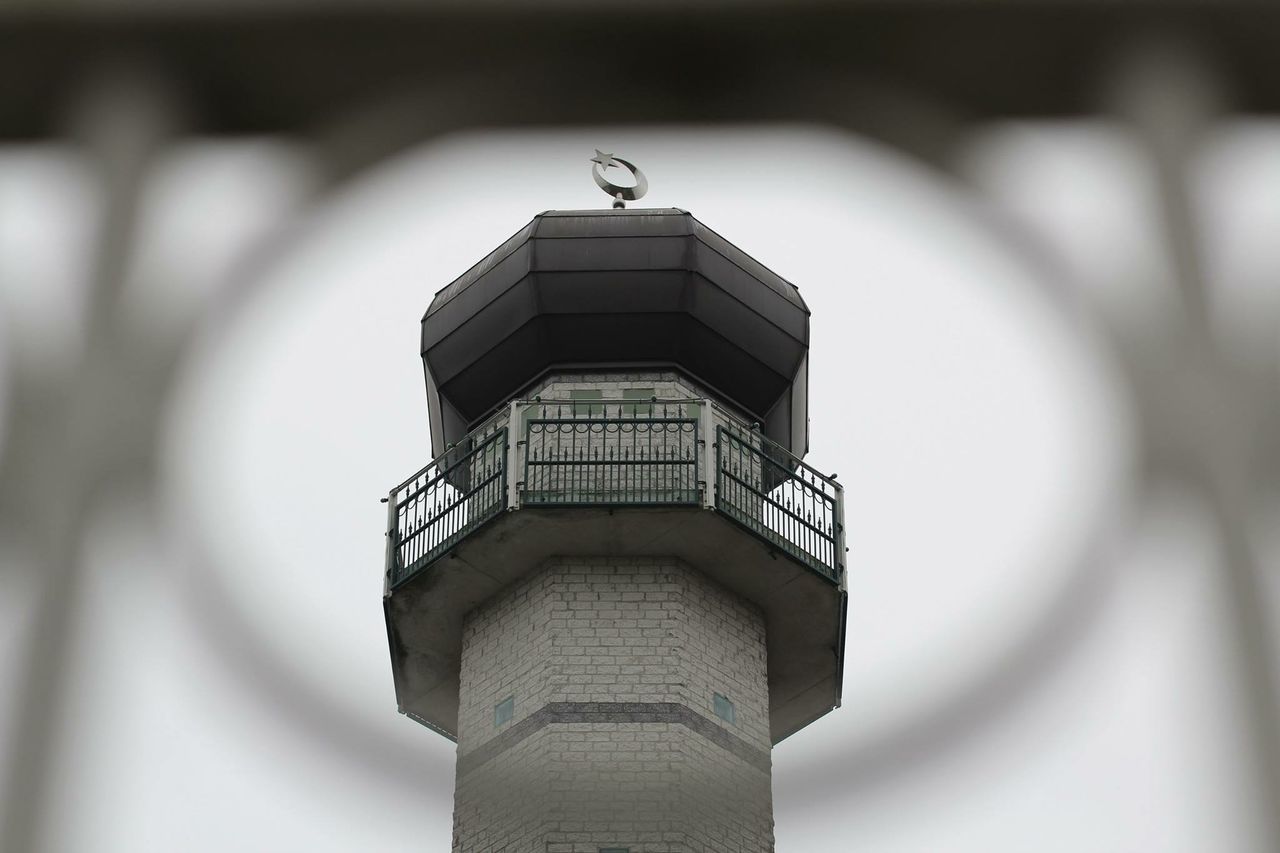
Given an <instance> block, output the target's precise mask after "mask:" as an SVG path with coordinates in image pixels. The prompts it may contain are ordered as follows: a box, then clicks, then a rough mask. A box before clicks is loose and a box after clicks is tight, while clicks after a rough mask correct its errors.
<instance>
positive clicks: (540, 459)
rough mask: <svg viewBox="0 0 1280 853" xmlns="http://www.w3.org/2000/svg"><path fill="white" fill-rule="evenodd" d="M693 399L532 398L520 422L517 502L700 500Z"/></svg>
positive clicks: (570, 503) (649, 503)
mask: <svg viewBox="0 0 1280 853" xmlns="http://www.w3.org/2000/svg"><path fill="white" fill-rule="evenodd" d="M696 413H697V404H696V403H692V402H680V403H656V402H640V403H637V402H636V401H626V402H622V403H615V402H608V403H601V402H590V401H588V402H579V403H537V404H534V406H533V407H531V408H530V410H529V411H528V412H527V414H526V417H525V421H524V440H523V442H522V444H523V447H522V453H523V456H524V482H523V487H522V489H521V492H520V503H521V504H522V505H554V506H586V505H598V504H611V505H628V506H654V505H671V504H693V505H696V504H698V503H699V502H700V501H701V499H702V489H701V483H700V481H699V468H700V466H699V464H698V459H699V456H700V455H701V454H700V453H699V448H700V446H701V445H700V437H699V429H698V417H697V414H696Z"/></svg>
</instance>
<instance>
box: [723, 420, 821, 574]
mask: <svg viewBox="0 0 1280 853" xmlns="http://www.w3.org/2000/svg"><path fill="white" fill-rule="evenodd" d="M716 509H718V510H719V511H721V512H723V513H724V514H725V515H727V516H729V517H730V518H732V519H733V520H734V521H736V522H738V523H739V524H741V525H742V526H743V527H745V528H747V529H748V530H750V531H751V532H752V533H754V534H755V535H757V536H759V537H760V538H761V539H763V540H764V541H765V542H767V543H768V544H770V545H772V546H774V547H776V548H777V549H779V550H781V551H785V552H786V553H788V554H790V555H791V556H793V557H795V558H796V559H798V560H800V561H801V562H802V563H804V564H805V565H807V566H809V567H810V568H813V569H815V570H817V571H818V572H820V573H822V574H823V575H826V576H827V577H828V578H830V579H831V580H833V581H836V582H839V580H840V576H841V571H842V566H843V563H844V535H843V519H842V518H841V506H840V486H839V485H838V484H837V483H836V482H835V480H834V479H833V478H831V477H827V476H825V475H823V474H820V473H818V472H817V471H815V470H814V469H813V468H811V467H809V466H808V465H806V464H804V463H803V462H801V461H800V460H799V459H797V458H796V457H795V456H792V455H791V454H790V453H789V452H788V451H787V450H786V449H785V448H783V447H782V446H781V445H779V444H777V443H775V442H773V441H771V440H769V439H768V438H766V437H765V436H764V435H762V434H761V433H760V432H759V430H757V429H750V430H746V429H741V428H737V427H733V426H724V425H719V426H717V427H716Z"/></svg>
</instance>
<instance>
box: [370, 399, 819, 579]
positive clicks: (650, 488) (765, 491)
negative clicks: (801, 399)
mask: <svg viewBox="0 0 1280 853" xmlns="http://www.w3.org/2000/svg"><path fill="white" fill-rule="evenodd" d="M511 411H512V412H513V414H512V415H511V416H508V414H507V411H506V410H504V411H503V412H502V413H501V414H499V415H495V416H494V418H493V419H491V420H490V421H489V422H487V423H486V424H484V425H482V426H481V427H479V428H477V429H476V430H474V431H473V432H472V433H471V434H470V435H468V436H467V438H465V439H464V440H463V441H462V442H460V443H459V444H458V445H457V446H455V447H452V448H450V449H449V450H448V451H446V452H445V453H444V454H443V455H441V456H440V457H438V458H437V459H435V460H434V461H433V462H432V463H431V464H430V465H428V466H427V467H425V468H423V469H422V470H421V471H419V472H418V473H417V474H415V475H414V476H413V477H411V478H409V479H408V480H407V481H405V482H404V483H402V484H401V485H400V486H397V487H396V488H395V489H393V490H392V492H391V496H390V498H389V502H390V504H391V507H390V509H389V513H388V515H389V518H388V533H387V535H388V551H387V567H388V568H387V572H388V576H389V579H390V583H391V585H392V586H393V587H395V586H398V585H400V584H402V583H404V582H405V581H406V580H407V579H409V578H410V577H411V576H413V575H414V574H416V573H418V572H419V571H421V570H422V569H424V568H426V567H427V566H428V565H430V564H431V563H432V562H433V561H435V560H437V559H439V558H440V557H441V556H443V555H444V554H446V553H448V551H449V550H450V549H451V548H453V547H455V546H456V545H457V544H458V543H459V542H461V541H462V540H463V539H465V538H466V537H467V536H468V535H470V534H471V533H472V532H474V531H475V530H476V529H478V528H479V527H480V526H481V525H483V524H484V523H485V522H487V521H489V520H490V519H492V518H494V517H495V516H497V515H498V514H499V513H501V512H502V511H503V510H505V509H507V508H512V509H516V508H519V507H521V506H529V507H585V506H630V507H644V506H701V505H703V502H704V491H705V489H707V488H712V487H714V489H715V495H714V501H713V500H712V498H711V497H710V496H706V501H707V503H708V505H714V506H715V508H716V510H718V511H719V512H721V513H723V514H724V516H725V517H726V518H728V519H730V520H732V521H734V522H735V523H737V524H739V525H741V526H742V527H744V528H745V529H746V530H748V531H750V532H751V533H752V534H754V535H755V536H757V537H759V538H760V539H761V540H763V541H764V542H765V543H766V544H767V545H769V546H770V547H772V548H774V549H777V550H779V551H782V552H784V553H786V554H788V555H790V556H791V557H793V558H794V559H796V560H798V561H800V562H801V563H802V564H804V565H806V566H808V567H810V568H812V569H814V570H815V571H816V572H818V573H819V574H821V575H822V576H824V577H826V578H828V579H829V580H831V581H834V582H836V583H839V582H840V579H841V575H842V572H843V564H844V532H843V526H842V516H841V514H842V512H843V509H842V506H841V502H840V501H841V498H840V486H839V485H838V484H837V483H836V482H835V479H834V478H832V477H827V476H824V475H823V474H820V473H818V472H817V471H815V470H814V469H813V468H811V467H809V466H808V465H805V464H804V463H803V462H801V461H800V460H799V459H798V458H796V457H795V456H793V455H791V454H790V453H789V452H788V451H787V450H786V449H785V448H784V447H782V446H781V445H780V444H777V443H776V442H774V441H772V440H770V439H769V438H767V437H766V436H764V435H763V434H762V433H761V432H760V431H759V429H757V428H748V427H747V426H746V425H745V424H742V423H740V422H739V421H737V420H736V418H734V417H733V416H732V415H730V414H729V413H728V412H726V411H725V410H723V409H721V408H720V407H719V406H716V405H715V404H713V403H712V401H710V400H675V401H671V400H668V401H660V400H657V399H651V400H648V401H638V400H618V401H613V400H609V401H605V400H589V401H588V400H576V401H575V400H560V401H547V402H543V401H538V402H532V403H521V404H518V405H517V406H515V407H513V408H512V409H511ZM512 417H514V420H512V419H511V418H512ZM704 423H705V429H706V430H710V429H711V424H712V423H714V424H715V438H716V440H715V448H714V449H715V459H714V461H712V459H711V457H710V456H709V455H706V454H709V453H710V449H709V448H707V447H706V446H705V439H704V435H703V433H704ZM513 436H519V441H516V442H515V447H514V448H511V446H510V445H511V443H512V441H513V440H514V439H513ZM511 450H514V452H509V451H511ZM512 466H515V470H516V471H519V472H521V473H522V475H523V478H522V479H521V480H520V481H519V482H518V483H515V484H511V483H509V479H510V476H511V470H510V469H511V467H512ZM712 466H714V467H715V469H716V470H715V478H714V481H713V483H711V484H708V483H706V482H704V481H703V479H702V478H703V477H704V476H706V474H705V473H704V472H705V470H706V469H707V468H709V467H712ZM509 485H515V486H517V487H518V488H515V489H511V490H510V491H509ZM509 496H510V497H509ZM511 501H515V502H516V503H515V504H514V505H513V504H512V503H511Z"/></svg>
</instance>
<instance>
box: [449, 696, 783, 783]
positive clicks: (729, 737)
mask: <svg viewBox="0 0 1280 853" xmlns="http://www.w3.org/2000/svg"><path fill="white" fill-rule="evenodd" d="M553 723H679V724H680V725H682V726H684V727H685V728H687V729H689V730H690V731H692V732H694V733H696V734H699V735H702V736H703V737H704V738H706V739H707V740H709V741H711V742H712V743H714V744H715V745H716V746H719V747H721V748H722V749H725V750H727V751H729V752H731V753H733V754H734V755H736V756H737V757H738V758H741V759H742V760H743V761H745V762H746V763H748V764H750V765H751V766H752V767H754V768H756V769H757V770H760V771H762V772H764V773H768V772H770V768H771V767H772V763H771V760H770V757H769V752H768V750H763V749H759V748H758V747H754V746H752V745H751V744H749V743H747V742H746V741H745V740H743V739H742V738H740V737H738V736H737V735H735V734H733V733H732V732H729V731H726V730H725V729H724V727H723V726H720V725H718V724H717V723H714V722H712V721H711V720H709V719H707V718H706V717H704V716H702V715H701V714H699V713H697V712H696V711H694V710H693V709H692V708H690V707H689V706H687V705H681V704H680V703H678V702H548V703H547V704H546V705H543V706H542V707H541V708H539V709H538V710H536V711H534V712H533V713H532V714H530V715H529V716H527V717H525V718H524V719H523V720H521V721H520V722H518V723H516V724H515V725H513V726H512V727H511V728H509V729H507V730H506V731H505V732H503V733H502V734H500V735H498V736H497V737H495V738H494V739H493V740H491V741H489V742H488V743H486V744H485V745H484V746H481V747H478V748H476V749H474V750H472V751H471V752H468V753H467V754H466V755H459V756H458V775H459V776H464V775H466V774H467V773H470V772H471V771H472V770H475V769H476V768H477V767H479V766H480V765H482V764H484V763H485V762H487V761H488V760H489V759H491V758H493V757H494V756H496V755H498V754H499V753H502V752H505V751H506V750H508V749H510V748H511V747H513V746H515V745H516V744H518V743H519V742H520V741H522V740H524V739H525V738H527V737H529V736H530V735H531V734H533V733H534V732H536V731H538V730H539V729H541V728H543V727H544V726H548V725H551V724H553Z"/></svg>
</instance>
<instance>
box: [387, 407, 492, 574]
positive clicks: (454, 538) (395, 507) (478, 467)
mask: <svg viewBox="0 0 1280 853" xmlns="http://www.w3.org/2000/svg"><path fill="white" fill-rule="evenodd" d="M389 500H390V502H391V504H392V507H391V511H390V513H389V515H390V519H389V530H388V536H389V537H390V540H391V541H390V547H389V549H388V561H389V566H388V569H387V571H388V573H389V575H390V582H391V585H392V586H393V587H394V586H397V585H399V584H400V583H403V582H404V581H405V580H406V579H408V578H409V577H410V576H411V575H413V574H414V573H416V572H417V571H418V570H419V569H421V568H423V567H425V566H426V565H427V564H428V563H430V562H431V561H432V560H434V559H436V558H437V557H439V556H440V555H442V554H443V553H445V552H446V551H448V550H449V549H450V548H452V547H453V546H454V545H455V544H457V543H458V541H460V540H461V539H463V538H464V537H465V536H467V534H469V533H470V532H471V531H473V530H475V529H476V528H477V527H479V526H480V525H482V524H484V523H485V522H486V521H488V520H489V519H491V518H493V517H494V516H495V515H497V514H498V513H500V512H502V510H504V509H505V508H506V506H507V427H506V424H505V423H500V424H493V425H491V426H490V427H488V428H485V429H482V430H478V431H477V432H476V433H472V435H471V436H468V438H467V439H466V440H464V441H463V442H461V443H460V444H459V445H458V446H456V447H454V448H451V449H450V450H449V451H447V452H446V453H444V454H443V455H442V456H440V457H438V458H437V459H436V460H435V461H433V462H432V463H431V464H430V465H428V466H427V467H426V468H423V469H422V470H421V471H419V472H418V473H417V474H415V475H414V476H413V477H411V478H410V479H409V480H407V481H406V482H404V483H402V484H401V485H400V486H398V487H397V488H396V489H393V490H392V492H391V496H390V498H389Z"/></svg>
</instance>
